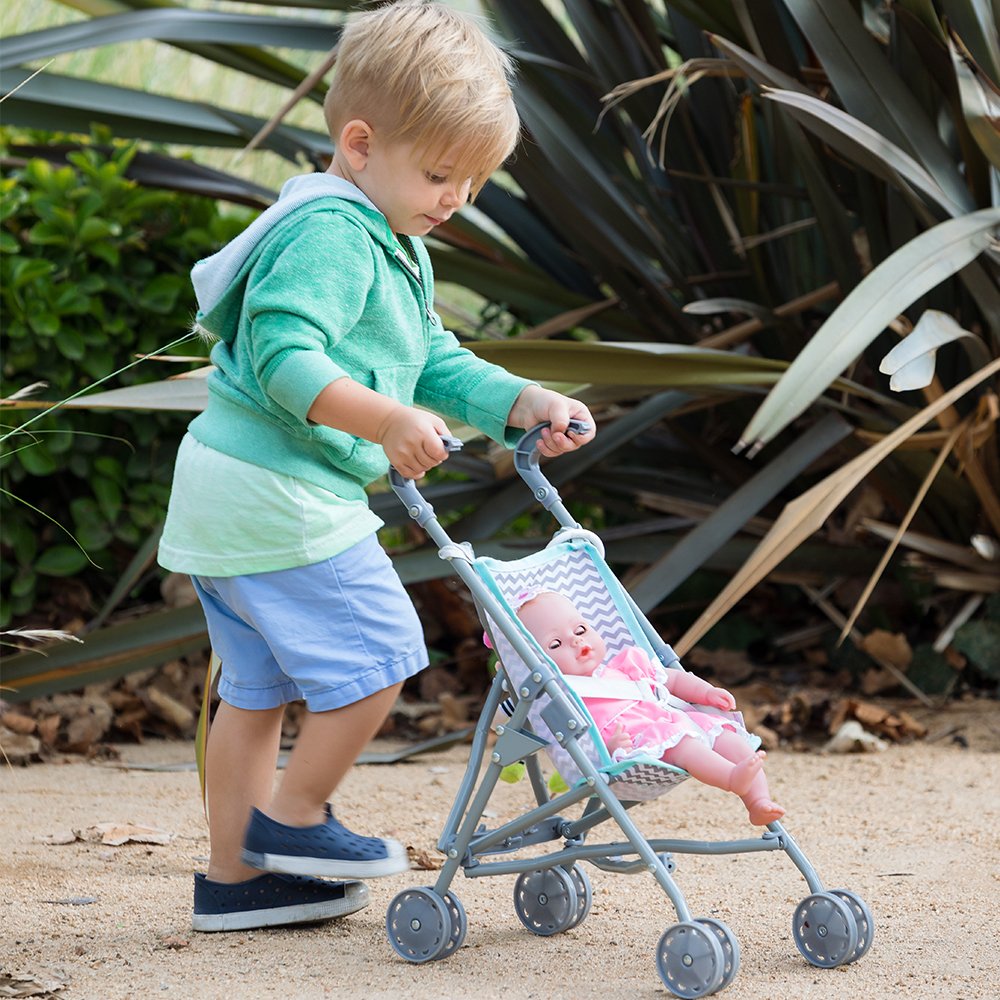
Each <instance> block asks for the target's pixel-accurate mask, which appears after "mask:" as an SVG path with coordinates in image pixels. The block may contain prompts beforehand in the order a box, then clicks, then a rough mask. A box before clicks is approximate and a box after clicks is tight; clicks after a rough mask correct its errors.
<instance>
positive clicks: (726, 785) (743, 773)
mask: <svg viewBox="0 0 1000 1000" xmlns="http://www.w3.org/2000/svg"><path fill="white" fill-rule="evenodd" d="M744 746H746V744H744ZM661 759H662V760H665V761H666V762H667V763H668V764H675V765H676V766H677V767H683V768H684V770H685V771H687V772H688V774H690V775H691V777H693V778H697V779H698V780H699V781H701V782H704V783H705V784H706V785H714V786H715V787H716V788H721V789H723V790H724V791H727V792H735V793H736V794H737V795H739V796H743V795H745V794H746V793H747V791H748V790H749V789H750V787H751V785H752V784H753V781H754V779H755V778H756V777H757V775H759V774H760V767H761V764H760V758H758V757H757V755H756V754H753V753H751V754H750V756H749V757H745V758H744V759H742V760H740V761H738V762H734V761H730V760H727V759H726V758H725V757H724V756H722V754H720V753H716V752H715V750H713V749H712V748H711V747H708V746H706V745H705V744H704V743H702V742H701V740H699V739H698V738H697V737H696V736H685V737H684V738H683V739H682V740H681V741H680V743H678V744H677V745H676V746H673V747H671V748H670V749H669V750H667V751H666V752H665V753H664V754H663V757H662V758H661Z"/></svg>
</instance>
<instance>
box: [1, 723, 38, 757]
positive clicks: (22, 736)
mask: <svg viewBox="0 0 1000 1000" xmlns="http://www.w3.org/2000/svg"><path fill="white" fill-rule="evenodd" d="M41 749H42V744H41V741H40V740H39V739H38V737H37V736H32V735H31V734H30V733H15V732H11V730H9V729H8V728H7V727H6V726H0V760H4V759H5V760H7V761H8V762H9V763H11V764H27V763H28V761H30V760H31V759H32V758H33V757H37V756H38V753H39V751H40V750H41Z"/></svg>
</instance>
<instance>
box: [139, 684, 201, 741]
mask: <svg viewBox="0 0 1000 1000" xmlns="http://www.w3.org/2000/svg"><path fill="white" fill-rule="evenodd" d="M146 697H147V698H148V699H149V702H150V704H151V705H152V706H153V711H154V713H155V714H156V715H158V716H159V717H160V718H161V719H163V720H164V721H165V722H169V723H170V724H171V725H172V726H175V727H176V728H177V729H179V730H180V731H181V732H186V731H187V730H188V729H190V728H191V727H192V726H194V723H195V715H194V712H192V711H191V709H190V708H188V707H187V706H185V705H182V704H181V703H180V702H179V701H178V700H177V699H176V698H171V697H170V695H169V694H167V693H166V692H165V691H161V690H160V689H159V688H155V687H151V688H147V690H146Z"/></svg>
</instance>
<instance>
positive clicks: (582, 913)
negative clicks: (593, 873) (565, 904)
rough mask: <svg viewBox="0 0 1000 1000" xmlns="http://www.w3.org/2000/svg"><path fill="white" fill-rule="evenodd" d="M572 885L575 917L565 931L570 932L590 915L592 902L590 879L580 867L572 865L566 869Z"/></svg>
mask: <svg viewBox="0 0 1000 1000" xmlns="http://www.w3.org/2000/svg"><path fill="white" fill-rule="evenodd" d="M566 871H568V872H569V875H570V878H572V879H573V884H574V885H575V886H576V916H575V917H574V918H573V921H572V923H570V925H569V927H567V928H566V930H568V931H571V930H572V929H573V928H574V927H577V926H578V925H580V924H582V923H583V922H584V920H586V919H587V914H588V913H590V904H591V903H593V901H594V890H593V889H591V887H590V879H589V878H588V877H587V873H586V872H585V871H584V870H583V868H581V867H580V865H573V866H572V867H570V868H567V869H566Z"/></svg>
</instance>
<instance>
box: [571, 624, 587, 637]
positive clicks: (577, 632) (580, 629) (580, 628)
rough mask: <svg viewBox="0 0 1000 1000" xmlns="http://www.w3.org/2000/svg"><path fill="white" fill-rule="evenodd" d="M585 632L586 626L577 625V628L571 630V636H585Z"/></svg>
mask: <svg viewBox="0 0 1000 1000" xmlns="http://www.w3.org/2000/svg"><path fill="white" fill-rule="evenodd" d="M586 632H587V626H586V625H577V627H576V628H575V629H573V634H574V635H585V634H586Z"/></svg>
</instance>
